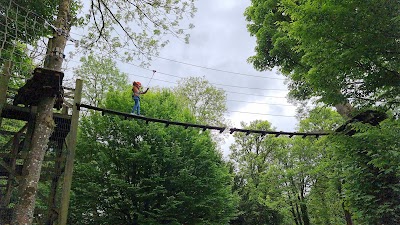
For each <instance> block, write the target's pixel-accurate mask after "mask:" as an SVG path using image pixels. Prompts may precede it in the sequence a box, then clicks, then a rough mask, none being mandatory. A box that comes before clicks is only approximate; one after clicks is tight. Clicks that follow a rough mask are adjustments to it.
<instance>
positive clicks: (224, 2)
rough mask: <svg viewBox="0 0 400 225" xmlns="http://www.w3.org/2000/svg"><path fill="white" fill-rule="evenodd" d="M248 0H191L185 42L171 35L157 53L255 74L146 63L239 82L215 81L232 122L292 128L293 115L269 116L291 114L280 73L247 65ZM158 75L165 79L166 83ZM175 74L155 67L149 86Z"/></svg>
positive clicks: (133, 70)
mask: <svg viewBox="0 0 400 225" xmlns="http://www.w3.org/2000/svg"><path fill="white" fill-rule="evenodd" d="M249 5H250V0H201V1H197V2H196V6H197V8H198V11H197V13H196V15H195V18H194V20H193V21H192V23H193V24H194V25H195V28H194V29H192V30H191V31H190V35H191V37H190V43H189V44H185V43H184V42H183V41H181V40H178V39H174V38H171V39H170V43H169V44H168V45H167V46H166V47H165V48H163V49H162V50H161V52H160V56H161V57H163V58H168V59H172V60H176V61H181V62H185V63H190V64H195V65H199V66H203V67H209V68H215V69H219V70H225V71H232V72H236V73H242V74H250V75H256V76H261V77H252V76H245V75H237V74H232V73H224V72H217V71H213V70H207V69H203V68H198V67H193V66H188V65H184V64H181V63H175V62H171V61H168V60H163V59H155V60H154V61H152V62H151V66H150V68H149V69H152V70H153V69H154V70H156V71H159V72H162V73H167V74H173V75H175V76H180V77H187V76H201V77H203V76H204V77H205V78H206V79H207V80H208V81H210V82H211V83H216V84H226V85H235V86H238V85H239V86H241V88H237V87H226V86H218V85H216V86H217V87H219V88H222V89H224V90H225V91H226V94H227V99H228V101H227V106H228V110H229V113H228V114H227V118H228V119H229V120H230V121H231V122H232V124H233V126H234V127H236V128H239V127H240V121H245V122H247V123H248V122H250V121H253V120H256V119H262V120H268V121H270V122H271V123H272V125H273V127H275V128H276V130H278V131H294V130H295V126H296V123H297V121H296V119H295V118H294V117H281V116H273V115H284V116H294V115H295V107H293V106H285V105H290V104H289V103H288V102H287V101H286V99H285V96H286V94H287V89H286V86H285V84H284V77H283V76H281V75H278V74H277V73H276V71H265V72H257V71H256V70H255V69H253V67H252V65H250V64H248V63H247V62H246V60H247V58H248V57H250V56H252V55H254V54H255V52H254V47H255V44H256V39H255V38H254V37H250V34H249V32H248V31H247V29H246V21H245V17H244V16H243V13H244V11H245V9H246V7H248V6H249ZM76 60H77V59H76ZM119 67H120V70H121V71H122V72H126V73H128V74H131V75H129V81H130V82H132V81H133V80H136V81H141V82H142V84H143V85H144V86H146V85H147V84H148V82H149V81H150V79H149V78H150V77H151V76H152V72H151V71H148V70H144V69H140V68H138V67H132V66H130V65H128V64H121V63H119ZM132 74H137V75H140V76H144V77H138V76H134V75H132ZM145 77H148V78H145ZM271 78H272V79H271ZM160 80H167V81H169V82H172V83H167V82H163V81H160ZM178 80H179V78H176V77H171V76H166V75H162V74H160V73H156V74H155V75H154V78H153V79H152V80H151V82H150V84H149V86H150V87H155V86H159V87H172V86H174V85H175V84H174V83H173V82H177V81H178ZM268 89H273V90H268ZM231 92H239V93H245V94H237V93H231ZM264 96H274V97H264ZM250 102H253V103H250ZM233 111H236V112H233ZM240 112H250V113H252V114H248V113H240ZM261 114H269V115H261ZM232 141H233V138H232V136H230V138H228V139H227V142H226V144H225V145H224V146H223V147H222V148H223V150H224V155H225V156H226V155H227V154H228V146H229V145H230V143H232Z"/></svg>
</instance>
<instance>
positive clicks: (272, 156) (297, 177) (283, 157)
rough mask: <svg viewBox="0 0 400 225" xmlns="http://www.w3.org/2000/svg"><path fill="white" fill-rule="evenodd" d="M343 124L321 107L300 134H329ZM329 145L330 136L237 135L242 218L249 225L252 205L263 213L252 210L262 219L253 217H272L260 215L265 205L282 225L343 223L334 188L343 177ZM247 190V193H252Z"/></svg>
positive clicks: (258, 125)
mask: <svg viewBox="0 0 400 225" xmlns="http://www.w3.org/2000/svg"><path fill="white" fill-rule="evenodd" d="M341 121H342V118H341V117H340V116H339V115H338V114H337V113H334V112H333V111H332V110H330V109H327V108H316V109H314V110H311V111H310V112H309V115H308V117H307V118H305V119H303V120H301V121H300V124H299V130H300V131H301V132H318V131H319V132H321V131H329V130H332V129H335V128H336V127H338V126H339V124H341ZM247 127H250V129H268V130H270V125H269V123H268V122H266V121H253V122H252V123H251V124H250V126H247ZM329 146H330V145H329V142H327V138H326V137H325V138H321V139H318V140H317V139H315V138H312V137H310V138H304V139H303V138H301V137H296V138H291V139H288V138H286V137H282V138H275V137H264V138H263V137H261V136H257V135H253V136H252V135H251V134H249V135H246V134H235V143H234V144H233V145H232V147H231V149H232V155H231V159H232V160H233V163H234V165H236V167H235V168H236V174H237V177H236V183H238V184H240V185H239V186H241V187H242V189H239V190H240V191H239V194H240V196H241V198H242V202H241V205H242V206H244V207H245V208H244V209H242V208H241V209H242V211H243V212H242V214H241V216H239V219H241V220H242V221H244V220H245V219H244V218H246V217H245V216H246V213H247V214H248V211H247V210H248V209H250V208H251V207H250V206H251V205H252V204H258V205H259V207H260V208H259V209H258V210H256V209H255V208H254V207H253V209H252V210H253V213H258V214H253V215H252V216H250V218H259V217H258V216H257V215H260V214H261V215H264V216H267V215H268V214H266V213H264V214H262V213H260V212H261V211H260V210H261V206H263V207H265V209H269V211H270V212H274V211H275V213H276V215H279V216H280V219H279V220H275V221H276V223H280V224H296V225H306V224H337V223H343V222H344V216H343V215H344V214H343V213H341V214H339V213H338V211H340V210H341V208H342V205H341V203H342V199H341V197H340V194H341V193H339V192H338V190H337V188H336V186H335V184H336V183H335V181H336V180H337V179H340V177H339V178H338V175H337V174H336V165H337V164H336V163H335V162H334V161H332V160H331V159H332V154H331V152H329V151H328V150H327V149H329ZM243 190H247V191H248V192H247V194H246V192H244V191H243ZM249 193H251V194H249ZM321 199H323V200H324V201H322V202H321ZM270 215H271V214H270ZM279 216H278V217H275V218H279ZM267 221H268V220H267ZM269 221H274V220H271V219H270V220H269ZM253 223H254V224H268V223H266V222H260V221H259V222H258V223H255V222H253ZM270 223H272V222H270ZM235 224H240V223H235Z"/></svg>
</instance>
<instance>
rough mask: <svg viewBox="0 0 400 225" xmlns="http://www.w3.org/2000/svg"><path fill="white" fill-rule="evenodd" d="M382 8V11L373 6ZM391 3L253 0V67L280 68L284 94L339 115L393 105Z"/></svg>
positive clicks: (394, 19) (395, 30)
mask: <svg viewBox="0 0 400 225" xmlns="http://www.w3.org/2000/svg"><path fill="white" fill-rule="evenodd" d="M382 4H385V7H381V6H382ZM399 8H400V3H398V2H396V1H385V3H383V2H382V1H378V0H374V1H364V2H362V3H360V2H359V1H353V0H351V1H344V0H343V1H331V0H323V1H311V0H310V1H308V0H306V1H300V2H299V1H292V0H289V1H280V0H253V1H252V5H251V6H250V7H248V8H247V9H246V12H245V15H246V19H247V20H248V21H249V24H248V30H249V32H250V34H251V35H254V36H256V37H257V47H256V55H255V56H253V57H250V58H249V62H251V63H252V64H253V65H254V67H255V68H256V69H258V70H265V69H268V68H273V67H274V66H278V67H280V69H281V71H282V72H283V74H285V75H287V76H288V77H289V78H290V84H289V87H290V89H291V92H290V95H291V97H293V98H295V99H298V100H304V99H309V98H311V97H317V98H318V99H319V100H320V101H322V102H324V103H326V104H328V105H336V106H339V107H338V111H339V112H341V114H342V115H348V113H349V111H351V107H350V106H349V105H347V106H346V105H345V103H348V102H350V103H351V104H353V105H354V106H357V107H364V106H371V105H376V103H377V102H382V104H381V103H379V104H380V105H381V106H385V107H386V108H392V107H394V106H396V105H398V100H397V97H395V96H398V94H399V89H398V84H399V82H400V73H399V71H398V62H399V60H398V54H395V52H397V51H398V49H399V47H400V46H399V44H398V42H397V39H398V38H399V35H400V26H399V25H400V23H399V21H400V20H398V14H397V11H398V9H399Z"/></svg>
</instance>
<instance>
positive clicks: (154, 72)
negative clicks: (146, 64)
mask: <svg viewBox="0 0 400 225" xmlns="http://www.w3.org/2000/svg"><path fill="white" fill-rule="evenodd" d="M156 72H157V71H155V70H153V75H152V76H151V78H150V80H149V83H148V84H147V86H146V87H147V88H148V87H149V85H150V82H151V80H152V79H153V77H154V74H156Z"/></svg>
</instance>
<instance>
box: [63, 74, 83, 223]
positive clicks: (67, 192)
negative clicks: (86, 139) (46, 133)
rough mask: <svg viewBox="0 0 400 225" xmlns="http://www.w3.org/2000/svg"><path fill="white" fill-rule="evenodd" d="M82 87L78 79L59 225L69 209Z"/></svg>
mask: <svg viewBox="0 0 400 225" xmlns="http://www.w3.org/2000/svg"><path fill="white" fill-rule="evenodd" d="M82 87H83V82H82V80H80V79H78V80H76V85H75V94H74V104H73V107H72V118H71V128H70V131H69V134H68V136H67V138H66V143H67V159H66V162H65V170H64V181H63V187H62V193H61V208H60V216H59V217H58V218H59V223H58V224H59V225H66V224H67V216H68V207H69V200H70V192H71V184H72V173H73V167H74V158H75V149H76V141H77V140H76V139H77V133H78V121H79V110H78V109H77V104H80V103H81V98H82Z"/></svg>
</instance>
